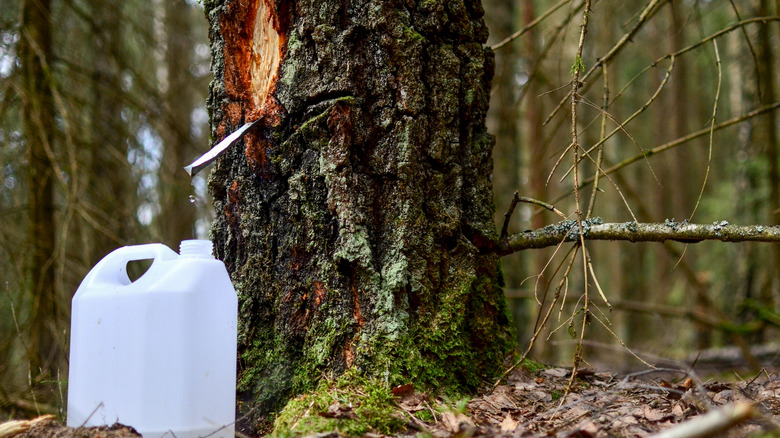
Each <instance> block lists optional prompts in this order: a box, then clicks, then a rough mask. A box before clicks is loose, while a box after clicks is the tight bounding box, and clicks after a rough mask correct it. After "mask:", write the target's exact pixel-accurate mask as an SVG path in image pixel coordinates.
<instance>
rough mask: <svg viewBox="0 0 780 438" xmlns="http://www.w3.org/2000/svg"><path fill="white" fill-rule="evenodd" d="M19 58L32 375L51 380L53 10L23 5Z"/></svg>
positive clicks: (54, 309)
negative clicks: (28, 221)
mask: <svg viewBox="0 0 780 438" xmlns="http://www.w3.org/2000/svg"><path fill="white" fill-rule="evenodd" d="M19 57H20V59H21V62H22V68H23V71H22V90H23V91H22V93H23V94H22V101H23V114H24V117H23V119H24V130H25V137H26V139H27V165H28V180H29V186H30V191H29V197H28V199H29V207H28V208H29V211H30V219H29V220H30V226H29V237H28V242H30V245H31V246H32V247H31V248H29V250H28V251H29V254H30V257H29V261H28V263H29V266H28V268H27V275H28V276H29V277H28V281H29V282H30V284H31V285H32V287H31V288H30V290H31V292H32V297H31V302H32V306H31V313H30V342H29V344H28V346H27V348H28V352H27V353H28V354H27V356H28V361H29V362H28V364H29V367H30V375H32V376H36V377H37V376H39V375H42V376H47V377H52V376H54V375H55V369H54V368H55V366H54V361H55V360H56V358H57V357H58V355H59V353H61V349H60V348H58V343H57V342H56V339H57V324H56V322H57V317H58V315H61V314H62V312H61V309H59V308H58V302H57V288H56V287H55V281H54V278H55V259H54V257H55V225H54V211H55V207H54V166H53V163H52V159H53V156H54V131H53V129H52V127H53V126H54V115H55V107H54V99H53V96H52V89H51V61H52V58H53V52H52V37H51V4H50V2H49V0H37V1H26V2H24V6H23V9H22V27H21V42H20V44H19Z"/></svg>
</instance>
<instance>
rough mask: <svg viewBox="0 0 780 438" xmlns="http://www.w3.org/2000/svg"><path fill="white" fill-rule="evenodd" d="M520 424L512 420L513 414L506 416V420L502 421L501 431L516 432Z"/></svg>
mask: <svg viewBox="0 0 780 438" xmlns="http://www.w3.org/2000/svg"><path fill="white" fill-rule="evenodd" d="M519 424H520V422H519V421H516V420H515V419H514V418H512V414H506V417H504V420H503V421H501V431H502V432H508V431H510V430H515V429H517V426H518V425H519Z"/></svg>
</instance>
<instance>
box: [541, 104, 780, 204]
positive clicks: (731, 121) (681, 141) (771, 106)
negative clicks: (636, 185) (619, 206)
mask: <svg viewBox="0 0 780 438" xmlns="http://www.w3.org/2000/svg"><path fill="white" fill-rule="evenodd" d="M778 108H780V101H778V102H775V103H771V104H769V105H764V106H762V107H760V108H756V109H755V110H753V111H751V112H749V113H746V114H743V115H741V116H737V117H734V118H731V119H729V120H726V121H725V122H722V123H719V124H717V125H715V126H714V127H708V128H704V129H700V130H698V131H696V132H692V133H690V134H688V135H686V136H683V137H680V138H678V139H676V140H672V141H670V142H668V143H664V144H662V145H660V146H656V147H654V148H652V149H647V150H646V151H645V152H644V153H642V154H638V155H634V156H633V157H631V158H627V159H625V160H623V161H621V162H620V163H618V164H615V165H614V166H612V167H610V168H608V169H605V170H604V171H603V172H602V173H601V174H602V176H604V175H609V174H612V173H615V172H616V171H618V170H620V169H622V168H624V167H626V166H628V165H630V164H633V163H635V162H637V161H639V160H641V159H643V158H645V157H651V156H653V155H656V154H659V153H661V152H664V151H666V150H668V149H672V148H675V147H677V146H680V145H682V144H685V143H687V142H689V141H691V140H695V139H697V138H699V137H702V136H704V135H707V134H709V133H710V132H711V131H718V130H721V129H723V128H728V127H729V126H731V125H735V124H737V123H740V122H744V121H745V120H748V119H751V118H753V117H757V116H760V115H762V114H765V113H768V112H770V111H774V110H776V109H778ZM593 181H594V179H593V178H590V179H587V180H585V181H583V182H582V184H581V185H580V189H582V188H583V187H585V186H587V185H588V184H591V183H592V182H593ZM566 196H568V195H563V196H560V197H558V198H556V199H555V200H554V201H553V202H557V201H560V200H561V199H563V198H565V197H566ZM778 213H780V210H778Z"/></svg>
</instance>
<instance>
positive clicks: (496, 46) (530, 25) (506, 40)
mask: <svg viewBox="0 0 780 438" xmlns="http://www.w3.org/2000/svg"><path fill="white" fill-rule="evenodd" d="M570 1H571V0H561V1H559V2H558V3H556V4H555V5H553V6H552V7H551V8H550V9H548V10H546V11H545V12H544V13H543V14H542V15H540V16H539V17H538V18H536V19H535V20H534V21H532V22H530V23H528V24H527V25H526V26H525V27H524V28H522V29H520V30H518V31H517V32H515V33H513V34H512V35H510V36H508V37H506V38H504V40H502V41H501V42H500V43H497V44H494V45H492V46H490V48H491V49H492V50H496V49H500V48H501V47H504V46H505V45H507V44H509V43H510V42H512V41H513V40H515V39H517V38H519V37H521V36H522V35H523V34H524V33H526V32H528V31H529V30H531V29H533V28H534V27H535V26H536V25H537V24H539V23H541V22H542V21H543V20H544V19H545V18H547V17H549V16H550V15H552V14H553V13H554V12H555V11H557V10H558V9H560V8H561V6H563V5H565V4H566V3H569V2H570Z"/></svg>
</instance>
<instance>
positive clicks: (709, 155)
mask: <svg viewBox="0 0 780 438" xmlns="http://www.w3.org/2000/svg"><path fill="white" fill-rule="evenodd" d="M712 45H713V47H714V48H715V62H716V63H717V65H718V88H717V89H716V90H715V101H714V102H713V104H712V119H711V120H710V141H709V144H708V146H707V171H706V172H704V181H703V182H702V184H701V190H700V191H699V197H698V198H697V199H696V205H694V206H693V211H692V212H691V215H690V216H689V217H688V220H689V221H691V220H693V215H695V214H696V210H697V209H698V208H699V204H700V203H701V198H702V197H703V196H704V189H705V188H706V187H707V180H708V179H709V176H710V168H711V167H712V139H713V137H714V135H715V118H716V117H717V114H718V100H719V99H720V85H721V80H722V78H723V74H722V73H723V72H722V70H721V65H720V53H719V52H718V42H717V41H715V40H712Z"/></svg>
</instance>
